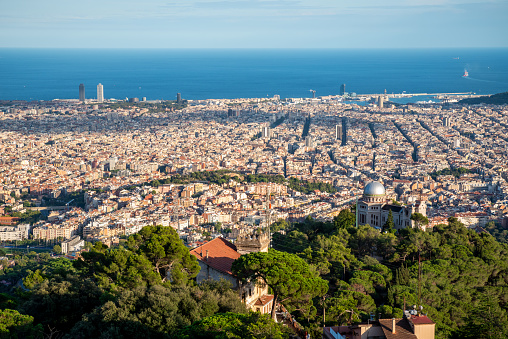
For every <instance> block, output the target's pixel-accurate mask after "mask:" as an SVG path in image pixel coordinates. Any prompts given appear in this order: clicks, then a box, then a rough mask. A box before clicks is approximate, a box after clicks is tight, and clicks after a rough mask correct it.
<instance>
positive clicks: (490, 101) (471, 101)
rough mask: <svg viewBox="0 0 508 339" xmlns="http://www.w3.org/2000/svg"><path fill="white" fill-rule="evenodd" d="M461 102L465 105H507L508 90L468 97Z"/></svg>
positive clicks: (460, 102)
mask: <svg viewBox="0 0 508 339" xmlns="http://www.w3.org/2000/svg"><path fill="white" fill-rule="evenodd" d="M459 104H465V105H477V104H487V105H506V104H508V92H503V93H497V94H494V95H486V96H482V97H479V98H467V99H462V100H460V101H459Z"/></svg>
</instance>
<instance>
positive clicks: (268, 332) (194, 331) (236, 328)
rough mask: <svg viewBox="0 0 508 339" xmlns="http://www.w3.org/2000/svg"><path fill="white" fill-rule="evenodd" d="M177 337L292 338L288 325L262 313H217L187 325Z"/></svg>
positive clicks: (180, 338)
mask: <svg viewBox="0 0 508 339" xmlns="http://www.w3.org/2000/svg"><path fill="white" fill-rule="evenodd" d="M175 338H177V339H208V338H215V339H254V338H266V339H282V338H290V332H289V330H288V328H287V327H285V326H283V325H282V324H278V323H276V322H274V321H273V320H272V319H271V318H270V317H269V316H268V315H266V314H260V313H253V312H251V313H248V314H235V313H223V314H216V315H213V316H210V317H207V318H204V319H203V320H200V321H198V322H196V323H194V324H193V325H192V326H189V327H186V328H184V329H183V330H181V331H179V332H178V333H177V335H175Z"/></svg>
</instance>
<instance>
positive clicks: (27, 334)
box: [0, 309, 43, 339]
mask: <svg viewBox="0 0 508 339" xmlns="http://www.w3.org/2000/svg"><path fill="white" fill-rule="evenodd" d="M33 320H34V318H33V317H31V316H29V315H24V314H20V313H19V312H18V311H15V310H9V309H6V310H3V311H0V338H1V339H8V338H42V332H43V329H42V325H36V326H34V324H33Z"/></svg>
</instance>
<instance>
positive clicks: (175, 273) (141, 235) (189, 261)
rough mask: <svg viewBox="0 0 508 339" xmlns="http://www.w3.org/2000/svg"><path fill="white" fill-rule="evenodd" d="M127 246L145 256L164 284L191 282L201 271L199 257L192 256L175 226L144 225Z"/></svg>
mask: <svg viewBox="0 0 508 339" xmlns="http://www.w3.org/2000/svg"><path fill="white" fill-rule="evenodd" d="M127 247H128V248H129V249H130V250H132V251H134V252H136V253H139V254H142V255H144V256H145V257H146V258H147V259H148V260H149V261H150V262H151V263H152V265H153V266H154V267H155V271H156V272H157V273H158V274H159V275H160V277H161V279H162V281H163V282H165V281H167V280H168V279H169V280H170V281H172V282H173V283H184V284H185V283H188V282H189V281H191V280H192V279H193V278H195V277H196V275H197V274H198V272H199V264H198V262H197V260H196V257H194V256H193V255H191V254H190V252H189V249H188V248H187V247H185V245H184V244H183V242H182V240H181V239H180V237H179V236H178V233H176V231H175V230H174V229H173V228H172V227H163V226H145V227H143V229H141V231H139V232H138V233H136V234H133V235H131V236H130V237H129V239H128V240H127Z"/></svg>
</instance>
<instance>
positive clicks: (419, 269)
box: [418, 250, 422, 315]
mask: <svg viewBox="0 0 508 339" xmlns="http://www.w3.org/2000/svg"><path fill="white" fill-rule="evenodd" d="M421 303H422V261H421V257H420V250H418V315H420V312H421V309H422V305H421Z"/></svg>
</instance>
